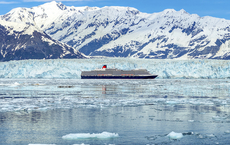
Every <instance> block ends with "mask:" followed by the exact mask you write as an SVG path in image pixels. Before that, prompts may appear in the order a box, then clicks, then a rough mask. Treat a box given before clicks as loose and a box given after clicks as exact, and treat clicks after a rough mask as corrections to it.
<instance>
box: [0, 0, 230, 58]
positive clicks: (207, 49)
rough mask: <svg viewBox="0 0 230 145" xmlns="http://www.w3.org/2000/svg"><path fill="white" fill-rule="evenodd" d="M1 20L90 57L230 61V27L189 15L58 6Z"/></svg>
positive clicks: (220, 21)
mask: <svg viewBox="0 0 230 145" xmlns="http://www.w3.org/2000/svg"><path fill="white" fill-rule="evenodd" d="M0 19H1V20H4V21H8V22H14V23H20V24H22V25H26V26H30V27H34V28H36V29H37V30H41V31H44V32H45V33H47V34H48V35H49V36H50V37H52V38H53V39H55V40H58V41H60V42H62V43H65V44H68V45H69V46H72V47H73V48H74V49H75V50H76V51H80V52H82V53H84V54H86V55H89V56H109V57H137V58H157V59H165V58H170V59H194V58H200V59H203V58H209V59H230V21H229V20H225V19H219V18H213V17H208V16H207V17H199V16H198V15H196V14H189V13H187V12H186V11H185V10H180V11H175V10H172V9H167V10H165V11H163V12H159V13H153V14H146V13H142V12H140V11H138V10H137V9H135V8H129V7H115V6H114V7H103V8H97V7H73V6H72V7H68V6H65V5H63V4H62V3H57V2H54V1H53V2H50V3H45V4H43V5H40V6H37V7H33V8H16V9H13V10H11V11H10V12H9V13H7V14H5V15H2V16H1V17H0ZM15 35H16V34H15ZM53 41H54V40H53ZM56 43H57V41H56ZM63 45H64V44H63ZM15 46H17V45H16V44H15ZM65 46H66V45H65ZM47 56H48V55H47ZM54 56H56V55H54Z"/></svg>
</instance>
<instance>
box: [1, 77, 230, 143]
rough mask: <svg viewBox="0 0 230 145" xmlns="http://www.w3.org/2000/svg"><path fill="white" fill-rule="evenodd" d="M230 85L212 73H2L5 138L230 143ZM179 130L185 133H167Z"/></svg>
mask: <svg viewBox="0 0 230 145" xmlns="http://www.w3.org/2000/svg"><path fill="white" fill-rule="evenodd" d="M229 86H230V80H208V79H204V80H191V79H189V80H186V79H184V80H173V79H167V80H166V79H164V80H161V79H155V80H131V81H129V80H122V81H121V80H106V81H103V80H79V79H76V80H65V79H62V80H51V79H35V80H34V79H31V80H23V79H2V80H0V144H3V145H11V144H12V145H14V144H16V145H27V144H56V145H73V144H90V145H97V144H98V145H101V144H103V145H104V144H114V145H120V144H124V145H128V144H132V145H133V144H143V145H146V144H181V145H182V144H183V145H185V144H228V143H230V95H229V94H230V88H229ZM173 131H174V132H176V133H179V134H176V135H175V136H174V137H173V136H167V135H168V134H169V133H171V132H173ZM103 132H108V133H109V134H110V135H111V134H118V135H119V136H103ZM82 133H89V134H91V135H92V134H98V135H102V136H103V138H97V137H92V136H91V135H89V134H87V135H86V138H84V137H83V135H80V134H82ZM69 134H73V136H72V137H71V138H68V139H66V138H63V136H66V135H69ZM180 134H182V135H183V136H182V137H180ZM79 135H80V136H81V138H77V136H79Z"/></svg>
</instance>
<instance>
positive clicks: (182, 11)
mask: <svg viewBox="0 0 230 145" xmlns="http://www.w3.org/2000/svg"><path fill="white" fill-rule="evenodd" d="M179 12H181V13H186V14H187V13H188V12H186V11H185V10H184V9H181V10H180V11H179Z"/></svg>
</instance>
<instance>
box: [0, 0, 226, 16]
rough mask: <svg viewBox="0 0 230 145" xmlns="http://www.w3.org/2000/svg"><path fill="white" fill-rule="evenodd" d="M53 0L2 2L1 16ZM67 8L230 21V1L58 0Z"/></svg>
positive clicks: (0, 1) (0, 7) (9, 0)
mask: <svg viewBox="0 0 230 145" xmlns="http://www.w3.org/2000/svg"><path fill="white" fill-rule="evenodd" d="M50 1H52V0H0V15H4V14H6V13H7V12H9V11H10V10H11V9H13V8H17V7H26V8H31V7H33V6H38V5H41V4H44V3H46V2H50ZM56 1H57V2H62V3H63V4H65V5H67V6H76V7H78V6H90V7H93V6H97V7H104V6H128V7H134V8H136V9H138V10H139V11H141V12H145V13H155V12H161V11H163V10H165V9H175V10H177V11H179V10H181V9H184V10H185V11H187V12H188V13H190V14H198V15H199V16H201V17H203V16H213V17H218V18H225V19H228V20H230V0H56Z"/></svg>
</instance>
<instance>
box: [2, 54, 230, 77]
mask: <svg viewBox="0 0 230 145" xmlns="http://www.w3.org/2000/svg"><path fill="white" fill-rule="evenodd" d="M104 64H106V65H107V66H108V68H118V69H123V70H130V69H137V68H144V69H147V70H148V71H149V72H150V73H151V74H157V75H158V77H157V78H158V79H228V78H230V61H228V60H174V59H171V60H169V59H163V60H159V59H137V58H94V59H52V60H51V59H49V60H20V61H9V62H0V78H44V79H53V78H60V79H80V78H81V77H80V75H81V71H88V70H93V69H98V68H101V67H102V66H103V65H104Z"/></svg>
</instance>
